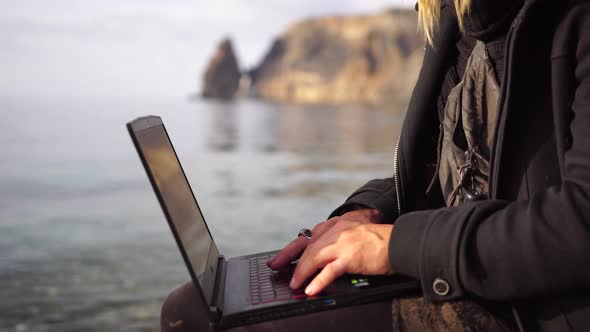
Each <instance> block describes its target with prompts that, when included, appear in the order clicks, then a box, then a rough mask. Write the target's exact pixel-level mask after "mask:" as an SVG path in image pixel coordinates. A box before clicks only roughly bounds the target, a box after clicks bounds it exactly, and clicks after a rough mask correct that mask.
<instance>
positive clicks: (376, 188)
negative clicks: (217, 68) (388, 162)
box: [330, 178, 397, 223]
mask: <svg viewBox="0 0 590 332" xmlns="http://www.w3.org/2000/svg"><path fill="white" fill-rule="evenodd" d="M395 197H396V196H395V185H394V182H393V178H386V179H376V180H371V181H369V182H368V183H367V184H365V185H364V186H362V187H360V188H359V189H357V190H356V191H355V192H353V193H352V194H351V195H350V196H349V197H348V198H347V199H346V201H345V202H344V204H342V205H340V206H339V207H338V208H337V209H336V210H334V212H332V214H330V218H332V217H335V216H340V215H343V214H345V213H346V212H349V211H353V210H358V209H361V208H371V209H376V210H379V211H380V212H381V215H382V216H383V217H384V218H385V220H386V221H387V222H388V223H393V220H395V218H396V217H397V211H396V206H397V205H396V204H397V203H396V202H397V201H396V199H395Z"/></svg>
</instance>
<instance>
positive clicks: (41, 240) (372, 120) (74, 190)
mask: <svg viewBox="0 0 590 332" xmlns="http://www.w3.org/2000/svg"><path fill="white" fill-rule="evenodd" d="M404 111H405V107H404V105H403V104H401V103H400V105H395V106H390V107H381V108H374V107H369V106H319V105H316V106H297V105H278V104H273V103H269V102H263V101H260V100H254V99H239V100H236V101H230V102H215V101H205V100H188V99H182V98H179V99H172V98H171V99H168V100H152V101H147V100H122V99H113V100H108V99H107V100H105V99H99V100H59V99H50V100H30V99H19V98H0V331H15V332H23V331H35V332H41V331H60V332H70V331H72V332H73V331H159V315H160V308H161V304H162V302H163V301H164V299H165V298H166V296H167V295H168V294H169V293H170V292H171V291H172V290H173V289H174V288H175V287H177V286H179V285H181V284H183V283H185V282H188V281H189V275H188V273H187V270H186V268H185V266H184V264H183V262H182V260H181V257H180V254H179V252H178V249H177V247H176V243H175V242H174V240H173V238H172V235H171V233H170V230H169V228H168V225H167V223H166V220H165V218H164V215H163V214H162V211H161V209H160V206H159V205H158V201H157V199H156V197H155V196H154V193H153V191H152V189H151V186H150V184H149V182H148V178H147V176H146V174H145V172H144V170H143V167H142V165H141V162H140V160H139V158H138V156H137V153H136V151H135V149H134V147H133V145H132V142H131V140H130V138H129V135H128V133H127V130H126V127H125V124H126V122H128V121H130V120H132V119H134V118H136V117H139V116H143V115H159V116H161V117H162V118H163V120H164V123H165V125H166V127H167V129H168V132H169V135H170V137H171V140H172V142H173V144H174V146H175V148H176V152H177V154H178V156H179V158H180V161H181V163H182V165H183V167H184V170H185V172H186V175H187V177H188V179H189V182H190V184H191V187H192V189H193V191H194V193H195V196H196V197H197V199H198V201H199V204H200V206H201V209H202V210H203V213H204V215H205V218H206V221H207V223H208V225H209V227H210V230H211V233H212V235H213V237H214V239H215V241H216V244H217V246H218V247H219V249H220V251H221V253H222V254H224V255H226V256H228V257H232V256H237V255H242V254H247V253H254V252H259V251H266V250H274V249H279V248H280V247H282V246H283V245H285V244H287V243H288V242H289V241H290V240H291V239H293V238H294V236H295V235H296V234H297V232H298V231H299V230H300V229H301V228H302V227H310V228H311V226H313V225H315V224H316V223H318V222H320V221H323V220H325V219H326V217H327V216H328V215H329V214H330V212H331V211H332V210H333V209H334V208H336V207H337V206H338V205H339V204H341V203H342V202H343V201H344V200H345V199H346V197H347V196H348V195H349V194H350V193H352V191H354V190H355V189H356V188H358V187H359V186H361V185H363V184H364V183H366V182H367V181H369V180H371V179H374V178H384V177H390V176H391V175H392V173H393V153H394V143H395V140H396V139H397V137H398V135H399V130H400V127H401V122H402V120H403V116H404Z"/></svg>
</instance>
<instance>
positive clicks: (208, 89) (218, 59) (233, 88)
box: [201, 39, 241, 99]
mask: <svg viewBox="0 0 590 332" xmlns="http://www.w3.org/2000/svg"><path fill="white" fill-rule="evenodd" d="M240 78H241V72H240V68H239V66H238V61H237V59H236V56H235V54H234V50H233V47H232V42H231V40H229V39H224V40H223V41H222V42H221V43H220V44H219V46H218V48H217V51H216V52H215V55H214V56H213V57H212V58H211V60H210V61H209V64H208V66H207V70H206V71H205V76H204V79H203V81H204V82H203V90H202V92H201V94H202V95H203V97H210V98H219V99H230V98H233V97H234V96H235V94H236V92H237V91H238V87H239V85H240Z"/></svg>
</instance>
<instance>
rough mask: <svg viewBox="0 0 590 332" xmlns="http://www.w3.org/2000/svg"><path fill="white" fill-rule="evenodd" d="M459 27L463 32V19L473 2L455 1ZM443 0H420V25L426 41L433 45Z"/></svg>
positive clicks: (467, 0) (465, 0) (468, 0)
mask: <svg viewBox="0 0 590 332" xmlns="http://www.w3.org/2000/svg"><path fill="white" fill-rule="evenodd" d="M453 1H454V2H455V10H456V11H457V19H458V20H459V27H460V28H461V30H463V18H464V16H465V15H466V14H467V13H469V10H470V8H471V0H453ZM440 2H441V0H418V9H419V10H418V24H419V25H420V26H421V27H422V30H423V31H424V34H425V35H426V40H427V41H428V43H429V44H430V45H433V43H434V41H433V36H434V30H435V29H436V28H437V27H438V22H439V19H440V6H441V3H440Z"/></svg>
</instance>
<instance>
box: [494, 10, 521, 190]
mask: <svg viewBox="0 0 590 332" xmlns="http://www.w3.org/2000/svg"><path fill="white" fill-rule="evenodd" d="M514 22H518V23H519V24H520V18H519V16H517V17H516V18H515V20H514ZM514 30H515V23H513V24H512V25H511V26H510V29H509V30H508V34H507V35H506V50H505V51H504V59H505V60H504V62H505V63H504V72H503V73H502V90H501V92H500V100H499V103H498V110H497V112H498V113H497V115H496V129H495V130H494V141H493V144H492V149H491V153H490V174H489V176H488V197H489V198H492V199H493V198H496V195H495V193H494V190H495V187H494V182H495V181H497V180H496V179H495V177H496V176H497V170H495V168H496V167H497V165H496V164H497V163H498V162H497V158H498V155H499V153H498V149H499V147H498V135H499V134H500V129H501V128H500V126H501V125H502V115H503V114H502V113H504V112H503V110H504V106H505V105H504V104H506V94H507V87H508V76H509V75H508V71H509V70H510V66H511V65H512V61H511V57H512V53H513V48H514V45H513V44H514V41H513V40H514V36H513V35H514Z"/></svg>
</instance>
